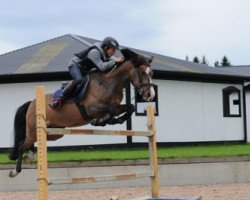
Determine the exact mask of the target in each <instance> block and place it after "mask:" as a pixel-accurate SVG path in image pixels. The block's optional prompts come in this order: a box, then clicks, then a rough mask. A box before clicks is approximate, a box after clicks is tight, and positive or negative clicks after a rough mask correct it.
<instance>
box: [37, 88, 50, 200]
mask: <svg viewBox="0 0 250 200" xmlns="http://www.w3.org/2000/svg"><path fill="white" fill-rule="evenodd" d="M36 135H37V172H38V179H37V181H38V196H39V200H48V164H47V144H46V143H47V142H46V141H47V136H46V107H45V91H44V87H42V86H38V87H36Z"/></svg>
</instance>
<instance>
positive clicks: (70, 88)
mask: <svg viewBox="0 0 250 200" xmlns="http://www.w3.org/2000/svg"><path fill="white" fill-rule="evenodd" d="M73 92H74V85H73V84H72V81H71V82H70V83H69V84H68V85H67V86H66V87H65V88H63V90H62V93H61V94H60V96H59V97H58V98H53V99H52V100H51V101H50V102H49V106H50V107H51V108H52V109H53V110H56V109H58V108H60V107H61V105H62V103H63V101H64V100H65V99H66V98H67V97H69V96H70V95H72V94H73Z"/></svg>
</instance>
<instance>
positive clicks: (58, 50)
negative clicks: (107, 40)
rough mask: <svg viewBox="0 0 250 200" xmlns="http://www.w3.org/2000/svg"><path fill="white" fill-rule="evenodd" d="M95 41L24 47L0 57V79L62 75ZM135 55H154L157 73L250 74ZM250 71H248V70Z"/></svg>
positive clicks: (61, 40)
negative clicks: (75, 58)
mask: <svg viewBox="0 0 250 200" xmlns="http://www.w3.org/2000/svg"><path fill="white" fill-rule="evenodd" d="M96 42H98V40H95V39H91V38H86V37H82V36H77V35H72V34H67V35H63V36H60V37H57V38H53V39H51V40H47V41H44V42H41V43H38V44H34V45H31V46H27V47H25V48H21V49H18V50H15V51H12V52H9V53H5V54H3V55H0V77H1V76H6V75H10V76H13V75H16V74H19V75H21V74H43V75H44V74H48V73H59V72H62V73H65V72H66V71H67V67H68V66H67V64H68V61H69V60H70V59H71V58H72V56H73V55H74V53H76V52H79V51H82V50H83V49H85V48H87V47H88V45H92V44H94V43H96ZM131 49H133V50H135V51H136V52H137V53H139V54H142V55H146V56H154V60H153V63H152V67H153V69H154V70H155V71H158V73H159V72H160V73H163V74H181V75H191V76H214V77H217V78H218V79H219V78H221V77H228V78H235V77H237V78H238V79H249V80H250V73H249V74H245V73H241V72H239V71H237V70H235V71H234V70H228V69H225V68H216V67H210V66H206V65H202V64H196V63H193V62H190V61H185V60H181V59H176V58H172V57H168V56H164V55H160V54H155V53H151V52H147V51H142V50H139V49H134V48H131ZM249 71H250V70H249Z"/></svg>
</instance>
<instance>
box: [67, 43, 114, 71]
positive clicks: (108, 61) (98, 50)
mask: <svg viewBox="0 0 250 200" xmlns="http://www.w3.org/2000/svg"><path fill="white" fill-rule="evenodd" d="M69 66H78V67H79V68H80V69H81V70H84V71H90V70H91V69H92V68H97V69H98V70H100V71H103V72H104V71H107V70H110V69H111V68H113V67H114V66H115V60H114V59H113V57H111V58H108V57H107V56H106V54H105V52H104V50H103V49H102V47H101V43H95V44H94V45H93V46H92V47H89V48H88V49H85V50H83V51H81V52H79V53H76V54H75V56H74V57H73V58H72V59H71V60H70V61H69Z"/></svg>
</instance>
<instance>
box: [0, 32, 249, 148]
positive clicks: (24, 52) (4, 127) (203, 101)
mask: <svg viewBox="0 0 250 200" xmlns="http://www.w3.org/2000/svg"><path fill="white" fill-rule="evenodd" d="M95 42H97V40H94V39H90V38H85V37H81V36H76V35H71V34H68V35H64V36H61V37H58V38H54V39H51V40H48V41H45V42H42V43H39V44H35V45H32V46H28V47H25V48H22V49H18V50H16V51H12V52H9V53H6V54H3V55H1V56H0V96H1V98H0V108H1V112H0V138H1V139H0V148H9V147H10V146H11V145H12V140H13V133H12V131H13V118H14V114H15V111H16V109H17V107H19V106H20V105H22V104H23V103H24V102H26V101H28V100H31V99H33V98H34V96H35V86H37V85H44V86H45V87H46V91H47V92H53V91H55V90H56V89H57V88H59V87H60V85H61V82H62V81H64V80H69V79H70V75H69V74H68V72H67V63H68V61H69V59H70V58H71V57H72V56H73V54H74V53H76V52H79V51H81V50H83V49H84V48H87V46H88V45H89V44H93V43H95ZM136 51H137V52H138V53H140V54H143V55H153V56H154V61H153V63H152V67H153V69H154V72H155V75H154V79H153V82H154V83H155V84H157V85H158V88H157V90H158V98H157V106H156V107H157V109H156V110H157V114H158V116H157V117H156V128H157V141H158V142H162V143H173V142H175V143H182V142H213V141H247V140H250V130H249V131H248V128H249V127H250V116H249V117H248V119H249V120H247V116H248V115H249V113H250V106H249V105H250V92H248V89H247V88H248V87H247V86H245V85H247V83H248V82H250V73H249V74H248V75H245V74H244V73H242V72H238V71H237V70H236V71H233V70H229V69H224V68H223V69H221V68H214V67H209V66H206V65H201V64H195V63H192V62H189V61H184V60H180V59H175V58H171V57H167V56H163V55H158V54H154V53H150V52H145V51H141V50H136ZM244 84H245V85H244ZM134 96H135V93H134V89H133V88H132V87H131V89H130V90H129V89H128V90H127V91H126V98H125V99H124V101H127V102H133V103H136V102H134V101H135V100H134V99H133V97H134ZM142 104H143V103H136V105H137V108H138V113H136V114H134V115H133V117H132V119H131V121H128V122H127V123H125V124H123V125H116V126H112V127H111V126H109V127H105V128H106V129H130V128H132V129H135V130H144V129H146V126H145V124H146V118H145V117H144V116H141V115H143V114H141V113H140V112H141V111H142V108H143V106H144V104H143V106H142ZM86 127H88V128H89V126H86ZM101 129H103V127H102V128H101ZM143 141H144V140H142V139H141V138H136V137H133V138H132V140H131V138H129V137H128V138H127V137H115V136H98V137H97V136H92V137H91V136H65V137H64V138H62V139H60V140H58V141H56V142H51V143H49V146H76V145H77V146H78V145H96V144H98V145H101V144H127V143H131V142H134V143H135V142H143Z"/></svg>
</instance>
